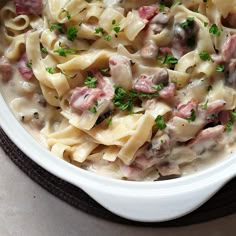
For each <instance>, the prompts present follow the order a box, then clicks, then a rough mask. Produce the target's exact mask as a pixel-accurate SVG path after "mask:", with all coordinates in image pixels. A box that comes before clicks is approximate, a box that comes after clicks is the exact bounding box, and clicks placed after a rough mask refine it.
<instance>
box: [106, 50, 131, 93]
mask: <svg viewBox="0 0 236 236" xmlns="http://www.w3.org/2000/svg"><path fill="white" fill-rule="evenodd" d="M109 67H110V73H111V77H112V78H113V80H114V82H115V84H117V85H118V86H120V87H122V88H124V89H126V90H130V89H131V88H132V80H133V75H132V69H131V60H130V59H129V58H127V57H125V56H121V55H114V56H111V57H110V59H109Z"/></svg>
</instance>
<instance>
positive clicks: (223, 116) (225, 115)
mask: <svg viewBox="0 0 236 236" xmlns="http://www.w3.org/2000/svg"><path fill="white" fill-rule="evenodd" d="M230 118H231V117H230V112H229V111H221V112H219V114H218V119H219V121H220V123H221V124H222V125H225V124H226V123H227V122H228V121H229V120H230Z"/></svg>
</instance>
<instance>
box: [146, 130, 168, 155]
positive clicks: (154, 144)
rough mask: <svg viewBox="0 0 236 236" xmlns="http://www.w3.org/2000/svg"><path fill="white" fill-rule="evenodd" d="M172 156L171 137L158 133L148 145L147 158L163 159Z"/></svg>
mask: <svg viewBox="0 0 236 236" xmlns="http://www.w3.org/2000/svg"><path fill="white" fill-rule="evenodd" d="M168 154H170V137H169V136H168V135H167V134H162V133H161V132H158V133H157V134H156V135H155V136H154V137H153V138H152V141H151V143H150V144H149V145H148V147H147V150H146V152H145V154H144V155H145V156H146V157H148V158H151V157H155V158H162V157H163V156H166V155H168Z"/></svg>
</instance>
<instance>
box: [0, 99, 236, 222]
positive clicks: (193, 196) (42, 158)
mask: <svg viewBox="0 0 236 236" xmlns="http://www.w3.org/2000/svg"><path fill="white" fill-rule="evenodd" d="M0 107H1V109H0V125H1V127H2V128H3V130H4V131H5V132H6V133H7V135H8V136H9V137H10V138H11V140H12V141H13V142H14V143H15V144H16V145H17V146H18V147H19V148H20V149H21V150H22V151H23V152H24V153H25V154H26V155H28V156H29V157H30V158H31V159H32V160H33V161H35V162H36V163H37V164H38V165H40V166H41V167H43V168H44V169H46V170H47V171H49V172H50V173H52V174H54V175H56V176H58V177H60V178H61V179H64V180H66V181H68V182H69V183H72V184H74V185H75V186H77V187H79V188H81V189H83V190H84V191H85V192H86V193H88V194H89V195H90V196H91V197H92V198H93V199H95V200H96V201H97V202H98V203H100V204H101V205H102V206H104V207H105V208H107V209H108V210H110V211H111V212H113V213H115V214H117V215H119V216H122V217H124V218H127V219H131V220H136V221H143V222H161V221H166V220H171V219H175V218H178V217H181V216H183V215H185V214H187V213H189V212H191V211H193V210H195V209H196V208H198V207H199V206H200V205H202V204H203V203H204V202H206V201H207V200H208V199H209V198H210V197H211V196H212V195H213V194H215V193H216V192H217V191H218V190H219V189H220V188H221V187H222V186H223V185H224V184H225V183H226V182H227V181H229V180H230V179H232V178H233V177H234V176H235V173H236V154H233V155H231V156H229V157H226V158H225V159H224V160H223V161H221V162H219V163H217V164H215V165H214V166H212V167H209V168H208V169H206V170H204V171H201V172H198V173H196V174H192V175H190V176H185V177H181V178H178V179H173V180H166V181H159V182H158V181H157V182H131V181H122V180H114V179H109V178H105V177H101V176H98V175H95V174H93V173H90V172H88V171H85V170H83V169H80V168H78V167H75V166H73V165H71V164H69V163H67V162H65V161H63V160H61V159H59V158H58V157H55V156H54V155H52V154H51V153H50V152H49V151H48V150H46V149H44V148H43V147H42V146H40V145H39V144H38V143H37V142H36V141H35V140H34V139H33V138H32V136H31V135H30V134H28V133H27V131H26V130H25V129H24V128H23V127H22V126H21V125H20V123H19V122H18V121H17V120H16V118H15V117H14V116H13V114H12V112H11V111H10V109H9V108H8V106H7V105H6V103H5V101H4V99H3V97H2V96H1V95H0ZM226 201H227V199H226Z"/></svg>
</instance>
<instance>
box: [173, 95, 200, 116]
mask: <svg viewBox="0 0 236 236" xmlns="http://www.w3.org/2000/svg"><path fill="white" fill-rule="evenodd" d="M197 105H198V103H197V100H196V99H192V100H190V101H188V102H187V103H185V104H181V105H179V106H178V107H177V111H176V112H174V115H175V116H178V117H181V118H184V119H186V118H188V117H190V116H191V113H192V110H194V111H196V110H197Z"/></svg>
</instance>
